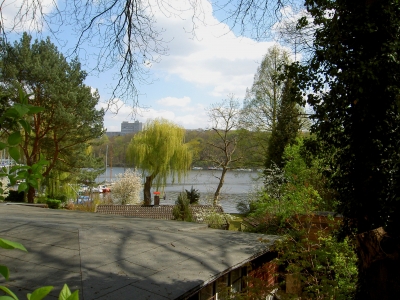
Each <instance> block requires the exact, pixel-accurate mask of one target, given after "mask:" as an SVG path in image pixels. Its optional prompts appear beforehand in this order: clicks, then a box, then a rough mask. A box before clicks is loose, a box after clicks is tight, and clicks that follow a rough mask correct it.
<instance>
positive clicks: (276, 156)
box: [265, 80, 301, 169]
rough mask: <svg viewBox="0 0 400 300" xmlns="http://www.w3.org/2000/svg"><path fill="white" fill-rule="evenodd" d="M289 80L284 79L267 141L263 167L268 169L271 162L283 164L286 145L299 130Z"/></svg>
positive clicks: (291, 141)
mask: <svg viewBox="0 0 400 300" xmlns="http://www.w3.org/2000/svg"><path fill="white" fill-rule="evenodd" d="M290 85H291V81H290V80H286V82H285V86H284V89H283V95H282V100H281V102H280V104H279V108H278V113H277V117H276V126H275V127H274V129H273V130H272V134H271V139H270V140H269V142H268V152H267V157H266V161H265V167H266V168H267V169H268V168H270V167H271V165H272V163H274V164H276V165H277V166H278V167H280V168H282V167H283V165H284V161H283V152H284V150H285V147H286V146H287V145H290V144H293V143H294V142H295V139H296V137H297V135H298V132H299V130H300V127H301V126H300V117H299V115H300V110H299V107H298V104H296V102H295V97H294V96H293V95H292V94H291V92H292V89H291V88H290Z"/></svg>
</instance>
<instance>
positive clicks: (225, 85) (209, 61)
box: [153, 0, 274, 97]
mask: <svg viewBox="0 0 400 300" xmlns="http://www.w3.org/2000/svg"><path fill="white" fill-rule="evenodd" d="M196 3H197V4H198V5H201V7H202V10H201V12H202V15H201V18H202V19H201V22H200V21H199V20H196V19H195V20H194V21H193V19H192V16H193V10H191V9H189V8H188V7H186V10H185V11H183V12H182V13H181V14H180V15H179V17H178V16H174V15H172V16H169V18H167V17H165V16H164V15H163V14H156V16H157V18H158V24H159V26H160V27H162V28H165V32H164V35H163V37H164V40H166V41H170V42H169V43H168V47H169V55H168V56H166V57H162V58H161V62H160V63H159V64H156V65H154V66H153V67H154V69H155V70H160V71H162V72H163V73H164V74H173V75H177V76H179V77H180V78H181V79H183V80H185V81H187V82H191V83H194V84H196V85H199V86H202V87H207V88H211V91H212V92H211V95H213V96H217V97H224V96H226V95H227V94H231V93H233V94H236V95H237V96H238V97H243V96H244V94H245V91H246V87H249V86H251V84H252V80H253V76H254V74H255V72H256V70H257V67H258V66H259V64H260V62H261V59H262V56H263V55H264V54H265V53H266V52H267V50H268V48H269V47H270V46H272V45H273V44H274V43H273V42H257V41H254V40H252V39H249V38H246V37H238V36H235V34H234V33H233V32H232V31H230V30H229V28H228V26H227V25H226V24H223V23H219V22H218V20H217V19H216V18H215V17H214V16H213V15H212V7H211V4H210V3H209V2H208V1H206V0H199V1H196ZM193 22H194V23H193ZM193 26H195V27H196V30H195V34H196V36H194V37H193V35H192V33H191V32H188V30H189V31H190V29H191V28H192V27H193Z"/></svg>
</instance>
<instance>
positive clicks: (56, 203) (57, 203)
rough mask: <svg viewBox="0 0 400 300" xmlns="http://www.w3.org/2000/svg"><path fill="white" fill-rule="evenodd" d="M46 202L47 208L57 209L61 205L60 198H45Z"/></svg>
mask: <svg viewBox="0 0 400 300" xmlns="http://www.w3.org/2000/svg"><path fill="white" fill-rule="evenodd" d="M46 204H47V206H48V207H49V208H53V209H59V208H60V205H61V200H57V199H47V201H46Z"/></svg>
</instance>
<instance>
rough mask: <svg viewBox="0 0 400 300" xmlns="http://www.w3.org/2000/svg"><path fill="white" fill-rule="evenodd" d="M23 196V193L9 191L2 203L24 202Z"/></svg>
mask: <svg viewBox="0 0 400 300" xmlns="http://www.w3.org/2000/svg"><path fill="white" fill-rule="evenodd" d="M24 196H25V192H18V191H9V192H8V196H7V197H6V198H5V199H4V201H9V202H24Z"/></svg>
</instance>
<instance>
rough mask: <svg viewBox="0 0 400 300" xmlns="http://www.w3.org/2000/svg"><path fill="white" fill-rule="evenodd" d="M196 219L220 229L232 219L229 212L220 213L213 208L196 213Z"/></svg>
mask: <svg viewBox="0 0 400 300" xmlns="http://www.w3.org/2000/svg"><path fill="white" fill-rule="evenodd" d="M196 217H197V219H198V220H200V221H202V222H204V223H207V224H208V227H210V228H214V229H221V228H222V227H224V226H226V225H229V222H230V221H232V220H233V217H232V216H231V215H230V214H226V213H220V212H218V211H216V210H215V209H214V208H211V209H210V210H203V211H202V212H200V213H197V214H196Z"/></svg>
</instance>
